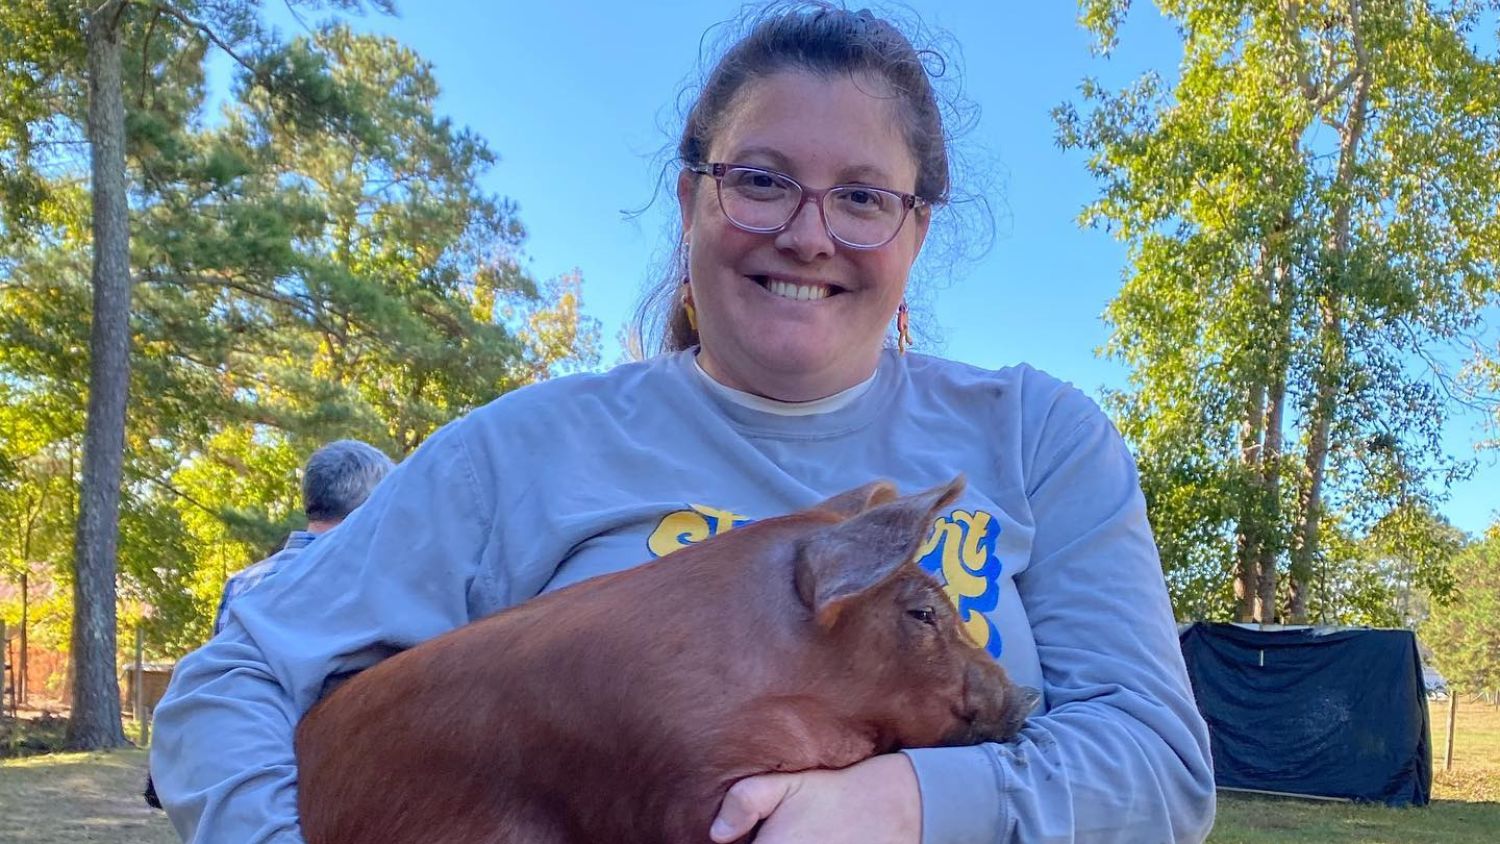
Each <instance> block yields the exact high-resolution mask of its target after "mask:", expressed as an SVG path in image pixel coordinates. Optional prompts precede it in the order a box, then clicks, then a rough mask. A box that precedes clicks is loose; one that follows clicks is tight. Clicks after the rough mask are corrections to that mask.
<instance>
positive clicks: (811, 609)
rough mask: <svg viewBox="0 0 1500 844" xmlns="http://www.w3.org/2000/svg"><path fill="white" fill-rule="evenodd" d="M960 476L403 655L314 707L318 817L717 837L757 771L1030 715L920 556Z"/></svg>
mask: <svg viewBox="0 0 1500 844" xmlns="http://www.w3.org/2000/svg"><path fill="white" fill-rule="evenodd" d="M960 486H961V480H960V481H955V482H954V483H953V484H950V485H949V486H948V487H947V488H945V489H939V490H932V491H929V492H927V493H923V494H922V495H919V496H912V497H910V498H905V499H899V500H895V501H892V499H893V498H894V492H893V491H892V490H891V489H890V487H889V486H888V485H871V486H867V487H863V488H861V489H859V490H854V491H851V492H850V493H846V494H845V495H843V496H839V497H838V498H835V499H832V500H830V501H829V502H825V504H824V505H822V506H820V507H819V508H814V509H812V510H808V511H804V512H802V513H798V514H795V515H792V516H786V517H783V518H778V519H770V520H766V521H763V522H758V523H755V524H752V525H748V526H745V527H743V528H738V529H735V530H734V531H731V532H729V533H726V534H723V535H721V536H717V537H715V538H713V539H710V540H708V541H706V542H703V543H701V544H699V545H696V546H693V547H690V548H686V549H683V550H681V551H678V552H676V553H673V554H671V555H668V556H666V557H663V558H662V559H661V560H659V561H657V562H654V563H650V564H648V565H643V566H640V567H638V568H634V569H631V570H629V571H625V572H621V573H619V574H614V575H609V576H606V577H600V578H595V579H593V580H590V581H586V582H584V583H580V584H578V585H576V586H573V587H570V588H568V589H563V590H560V591H558V592H555V593H551V594H548V595H544V596H542V597H540V598H537V599H535V600H532V601H529V602H527V603H525V604H522V605H520V606H518V607H515V608H513V609H510V610H507V611H505V612H502V613H499V614H497V615H495V616H492V617H490V618H487V619H485V620H483V621H479V622H477V623H475V624H471V625H469V626H467V627H464V628H462V629H460V630H456V631H454V632H452V633H449V634H447V635H444V636H440V637H438V638H436V639H433V640H432V641H430V642H427V643H425V644H423V645H421V646H418V647H416V648H413V649H411V650H409V651H406V652H405V653H402V654H400V655H398V656H395V657H393V658H391V659H389V660H386V661H385V662H383V663H381V664H380V665H378V666H376V667H374V668H371V669H370V670H368V671H366V672H364V673H363V674H361V675H360V676H359V677H357V678H355V679H354V680H352V681H350V682H348V683H346V684H344V685H343V686H342V687H340V688H339V689H338V690H337V691H336V692H335V693H334V694H332V695H330V696H329V697H328V698H327V699H326V700H324V701H323V702H322V703H320V704H319V705H318V706H316V707H314V708H313V710H312V711H311V712H310V713H308V715H307V717H306V718H304V719H303V721H302V723H301V725H300V726H299V727H298V730H297V757H298V765H299V789H300V811H301V818H302V830H303V833H304V835H305V836H306V838H307V840H308V842H309V844H344V842H350V843H351V844H352V842H369V841H381V842H390V844H403V843H404V842H444V844H468V843H469V842H473V844H480V842H483V844H523V843H524V844H585V842H604V841H609V842H619V844H629V843H630V842H641V844H647V842H649V844H663V842H665V844H704V843H705V842H707V841H708V826H709V822H710V821H711V820H712V819H713V816H714V814H715V812H716V810H717V808H718V805H719V803H720V801H721V800H722V799H723V796H724V793H725V791H726V790H727V789H728V787H729V786H730V785H731V784H733V783H734V782H735V781H736V780H738V779H740V778H742V777H745V776H748V775H751V774H756V773H763V772H767V771H799V770H805V769H808V768H839V767H844V766H847V765H850V764H853V763H855V762H858V761H860V760H861V759H864V758H867V757H869V756H872V755H874V754H878V753H885V752H889V751H892V750H895V749H897V748H901V747H920V746H931V745H942V744H970V743H975V742H978V741H983V740H996V739H1003V738H1007V737H1009V736H1010V735H1012V734H1014V732H1015V730H1016V729H1017V728H1018V727H1019V724H1020V721H1021V719H1022V718H1023V717H1024V715H1025V712H1024V711H1023V709H1025V708H1029V702H1028V701H1026V699H1025V696H1024V695H1022V694H1018V693H1017V690H1016V689H1015V688H1014V687H1012V686H1011V685H1010V684H1009V683H1008V681H1007V680H1006V678H1005V676H1004V672H1003V671H1002V670H1001V669H1000V668H999V666H998V665H996V664H995V662H994V661H993V660H992V659H991V658H990V657H989V656H988V655H987V654H985V653H984V652H983V651H982V650H981V649H979V648H976V647H974V646H973V645H972V644H971V643H969V642H968V641H967V640H965V639H964V638H963V635H962V633H961V630H960V627H959V625H958V622H957V618H956V614H955V613H954V611H953V608H952V606H951V605H950V604H949V602H948V600H947V599H946V597H945V596H944V595H943V593H942V591H941V589H940V588H939V587H938V585H937V583H936V581H934V580H933V579H932V578H931V577H930V576H928V575H927V574H926V573H924V572H923V571H922V570H921V569H920V568H919V567H918V566H917V565H916V564H915V563H913V562H912V561H911V558H912V556H913V553H914V551H915V549H916V547H917V544H918V543H919V542H920V541H921V540H922V539H923V537H924V535H925V533H926V531H927V529H928V528H929V527H930V525H931V522H932V516H933V513H934V511H935V510H936V509H937V507H939V506H943V505H945V504H946V503H947V502H948V501H950V500H951V499H952V498H953V497H954V496H955V495H956V493H957V489H958V488H960ZM924 496H925V498H924ZM887 502H889V503H887ZM881 505H884V506H881ZM861 511H863V512H861ZM882 560H883V561H884V562H882ZM882 566H883V567H884V568H885V571H883V572H878V573H876V574H873V575H872V574H871V572H872V571H873V570H875V569H880V568H881V567H882ZM862 576H863V578H864V580H870V579H871V578H872V577H875V578H876V582H874V583H873V584H872V583H866V582H863V581H862V580H861V577H862ZM929 607H930V608H932V610H933V611H934V612H935V614H936V618H935V623H928V622H926V621H923V620H921V619H919V618H916V617H914V616H912V615H911V614H910V611H912V610H917V611H918V614H919V615H921V612H920V611H921V610H923V609H926V608H929Z"/></svg>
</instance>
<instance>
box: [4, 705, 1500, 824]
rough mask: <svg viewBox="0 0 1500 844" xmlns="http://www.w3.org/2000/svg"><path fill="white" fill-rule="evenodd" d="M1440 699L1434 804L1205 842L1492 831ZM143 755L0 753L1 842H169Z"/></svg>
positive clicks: (1486, 797) (1240, 817) (1489, 785)
mask: <svg viewBox="0 0 1500 844" xmlns="http://www.w3.org/2000/svg"><path fill="white" fill-rule="evenodd" d="M1446 706H1447V704H1446V703H1435V704H1433V708H1432V725H1433V747H1434V754H1433V755H1434V759H1433V763H1434V764H1433V768H1434V770H1435V771H1436V775H1435V776H1434V782H1433V797H1434V800H1433V803H1432V805H1431V806H1428V807H1427V808H1424V809H1388V808H1385V807H1384V806H1354V805H1350V804H1345V803H1324V802H1313V801H1302V800H1283V799H1275V798H1263V797H1254V796H1244V795H1237V794H1224V793H1221V794H1220V795H1219V819H1218V823H1217V824H1216V826H1215V828H1214V832H1213V835H1211V836H1210V837H1209V839H1208V840H1209V841H1210V842H1211V844H1427V842H1433V844H1437V842H1442V843H1443V844H1480V843H1481V842H1484V843H1485V844H1488V842H1491V841H1495V840H1497V837H1496V831H1497V830H1500V710H1496V709H1494V708H1492V707H1489V706H1485V705H1481V704H1463V705H1461V706H1460V707H1459V713H1458V726H1457V729H1456V730H1455V733H1456V735H1457V737H1458V739H1457V743H1456V745H1455V752H1454V759H1453V761H1454V770H1453V771H1451V772H1444V771H1443V770H1442V767H1443V760H1442V753H1443V742H1444V735H1445V730H1446V725H1447V710H1446V708H1445V707H1446ZM145 768H146V754H145V751H141V750H124V751H118V752H115V753H109V754H103V753H59V754H52V755H46V756H31V757H26V758H21V759H0V842H5V844H73V842H83V841H98V842H111V844H173V842H176V841H177V837H176V836H175V835H174V834H173V832H172V828H171V826H170V825H169V824H168V823H167V820H166V817H165V816H164V815H163V814H162V813H161V812H158V811H156V810H154V809H150V808H148V807H147V806H146V804H145V803H143V802H142V801H141V798H140V791H141V785H142V783H143V782H144V779H145Z"/></svg>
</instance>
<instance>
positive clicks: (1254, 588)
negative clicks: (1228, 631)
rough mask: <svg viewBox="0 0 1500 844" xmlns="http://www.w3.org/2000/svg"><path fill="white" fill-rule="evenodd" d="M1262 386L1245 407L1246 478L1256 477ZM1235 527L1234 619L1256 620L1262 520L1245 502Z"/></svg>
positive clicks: (1243, 452) (1261, 431)
mask: <svg viewBox="0 0 1500 844" xmlns="http://www.w3.org/2000/svg"><path fill="white" fill-rule="evenodd" d="M1265 402H1266V388H1265V384H1264V383H1261V382H1256V383H1255V384H1254V385H1252V386H1251V387H1250V397H1249V399H1248V405H1247V407H1246V416H1247V417H1248V418H1247V420H1246V422H1245V432H1244V435H1243V437H1241V439H1240V462H1241V463H1243V464H1244V467H1245V472H1246V474H1247V475H1251V476H1258V475H1259V461H1260V452H1261V439H1262V437H1263V436H1264V435H1265ZM1248 504H1250V505H1252V506H1247V507H1246V510H1245V512H1244V513H1243V514H1242V515H1241V516H1240V521H1239V526H1238V527H1237V528H1236V531H1235V532H1236V533H1237V534H1238V537H1237V546H1238V547H1237V549H1236V561H1235V577H1234V598H1235V620H1236V621H1258V620H1259V619H1258V618H1257V613H1256V604H1255V596H1256V595H1258V594H1260V555H1261V545H1262V540H1261V535H1262V531H1261V521H1260V513H1259V510H1258V509H1257V508H1255V507H1254V506H1253V504H1254V502H1253V501H1251V502H1248Z"/></svg>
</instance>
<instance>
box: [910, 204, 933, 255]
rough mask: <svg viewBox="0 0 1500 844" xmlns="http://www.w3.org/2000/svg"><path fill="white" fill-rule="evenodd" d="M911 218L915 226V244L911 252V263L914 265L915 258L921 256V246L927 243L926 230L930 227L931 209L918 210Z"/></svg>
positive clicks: (929, 207)
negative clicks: (914, 221) (914, 220)
mask: <svg viewBox="0 0 1500 844" xmlns="http://www.w3.org/2000/svg"><path fill="white" fill-rule="evenodd" d="M923 212H925V213H923ZM912 216H913V217H915V218H916V226H915V227H914V228H915V229H916V235H917V243H916V246H915V248H913V249H912V250H911V262H912V263H913V264H915V263H916V262H917V256H918V255H921V254H922V244H924V243H926V242H927V229H928V228H930V227H931V226H932V208H931V206H928V207H927V208H923V209H920V210H919V211H918V212H916V213H914V214H913V215H912Z"/></svg>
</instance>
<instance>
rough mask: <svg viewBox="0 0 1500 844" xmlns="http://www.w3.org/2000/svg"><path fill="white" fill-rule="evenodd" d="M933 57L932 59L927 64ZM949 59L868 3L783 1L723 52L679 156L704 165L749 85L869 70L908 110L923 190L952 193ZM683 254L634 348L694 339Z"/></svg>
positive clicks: (655, 292) (643, 316)
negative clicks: (946, 121)
mask: <svg viewBox="0 0 1500 844" xmlns="http://www.w3.org/2000/svg"><path fill="white" fill-rule="evenodd" d="M929 62H931V63H932V64H934V65H935V67H933V68H930V67H929ZM945 66H946V62H944V61H943V60H942V57H941V56H939V55H938V54H937V53H936V52H934V51H932V50H922V51H918V50H917V49H916V48H914V47H913V46H912V43H911V41H910V40H908V38H907V37H906V35H904V34H903V33H902V32H901V30H900V29H898V28H897V27H896V26H895V25H894V24H892V23H891V22H889V21H887V20H885V19H883V18H879V17H876V16H875V15H874V14H873V13H871V12H870V11H869V10H868V9H861V10H859V11H857V12H855V11H850V10H848V9H845V8H841V7H838V6H835V5H833V4H831V3H828V2H794V3H789V4H778V5H775V6H772V7H770V8H767V9H766V10H764V11H762V12H761V13H760V15H759V16H758V17H757V19H756V20H755V23H754V25H753V26H752V27H751V29H750V32H749V34H748V35H745V36H744V37H743V38H741V39H739V40H738V41H736V42H735V43H733V44H732V45H731V46H730V47H729V48H728V49H727V50H726V51H725V52H724V54H723V55H722V56H721V57H720V58H719V60H718V62H717V63H716V64H715V65H714V66H713V69H712V70H711V71H710V72H709V74H708V77H707V80H706V81H705V82H704V84H703V86H702V88H701V90H699V92H698V94H697V97H696V99H694V100H693V103H692V107H691V108H690V109H689V111H688V115H687V119H686V121H685V122H684V125H683V128H682V136H681V138H680V139H679V140H678V143H677V150H676V152H677V155H676V163H677V164H679V165H689V164H703V163H706V162H705V156H707V154H708V150H709V148H710V147H711V146H712V145H713V140H714V138H715V136H716V135H717V134H718V132H719V131H720V130H721V129H722V128H723V124H724V120H725V118H726V117H727V115H728V114H729V111H730V109H731V107H732V106H733V104H734V102H735V98H736V96H737V95H738V94H739V93H740V91H741V90H742V89H744V87H745V85H746V84H747V83H749V82H751V81H753V80H755V79H759V78H762V77H765V76H769V75H771V74H774V73H778V72H782V71H787V70H800V71H806V72H810V73H816V74H822V75H833V74H851V75H852V74H859V73H864V74H869V75H870V76H873V77H875V78H877V79H880V80H882V81H883V82H884V84H885V85H886V87H887V89H888V94H889V96H891V97H893V98H894V99H895V101H896V103H897V107H898V109H899V111H900V114H901V115H902V116H903V117H904V118H905V120H904V123H905V126H904V127H903V128H904V130H905V135H906V142H907V145H908V147H909V148H910V150H911V154H912V158H913V159H914V160H915V161H916V162H917V184H916V191H915V192H916V194H917V195H918V196H921V197H922V198H924V199H926V200H928V201H929V202H930V203H932V204H934V205H938V204H943V203H946V202H947V201H948V199H949V192H950V173H949V160H948V159H949V156H948V136H947V134H946V133H945V132H944V127H943V116H942V111H941V109H940V108H939V107H938V101H937V96H936V93H935V91H934V89H933V85H932V79H931V78H930V77H932V76H935V75H938V74H941V73H942V68H943V67H945ZM685 257H686V256H685V254H684V251H683V245H682V243H681V242H680V239H679V242H678V243H677V244H676V246H675V247H674V249H673V252H672V255H671V257H670V259H669V260H668V264H667V266H668V270H667V272H666V273H665V274H664V277H663V278H661V279H659V280H658V281H657V282H656V283H655V284H654V285H653V287H652V288H651V289H650V290H648V291H647V293H646V295H645V296H644V297H643V299H642V301H641V303H640V305H639V306H638V308H637V310H636V314H635V320H634V322H635V325H634V329H635V338H634V339H635V341H636V342H637V343H639V344H640V348H638V350H637V351H639V352H643V353H644V352H645V351H646V349H648V348H651V347H653V346H654V347H657V348H658V349H659V350H660V351H663V352H671V351H677V350H680V349H685V348H688V347H689V346H693V345H696V344H697V342H698V334H697V332H696V331H694V330H693V329H692V328H691V327H690V326H689V325H688V320H687V316H686V314H685V313H684V312H683V307H682V299H681V296H680V295H679V294H678V289H679V287H680V285H681V283H682V279H683V273H682V267H683V264H684V259H685Z"/></svg>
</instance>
